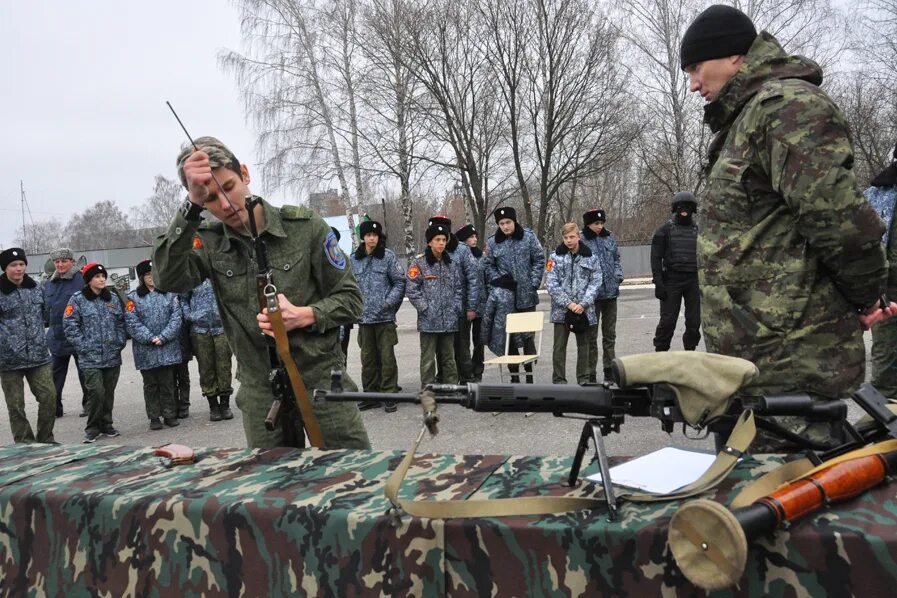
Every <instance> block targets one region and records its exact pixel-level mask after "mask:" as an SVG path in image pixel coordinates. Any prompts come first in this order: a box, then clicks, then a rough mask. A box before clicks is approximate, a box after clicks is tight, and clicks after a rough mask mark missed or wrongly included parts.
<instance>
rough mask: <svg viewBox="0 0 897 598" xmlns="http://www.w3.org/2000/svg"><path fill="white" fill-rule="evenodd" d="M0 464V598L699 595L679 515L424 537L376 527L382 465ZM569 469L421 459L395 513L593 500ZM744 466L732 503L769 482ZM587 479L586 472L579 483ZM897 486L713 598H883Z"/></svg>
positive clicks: (138, 452)
mask: <svg viewBox="0 0 897 598" xmlns="http://www.w3.org/2000/svg"><path fill="white" fill-rule="evenodd" d="M196 453H197V457H198V461H197V463H195V464H192V465H184V466H176V467H166V466H165V464H163V463H162V461H161V459H160V458H159V457H156V456H154V454H153V449H151V448H139V447H123V446H113V445H71V446H49V445H12V446H7V447H2V448H0V463H2V467H0V594H2V595H4V596H6V595H14V596H18V595H26V594H39V595H50V596H54V595H62V594H68V595H73V596H78V595H91V594H93V593H94V592H97V593H100V594H108V595H113V596H123V595H128V596H200V595H202V596H237V595H240V596H281V595H291V594H292V595H297V594H304V595H310V596H363V595H364V596H366V595H398V596H443V595H450V596H489V595H495V596H527V595H529V596H610V595H629V596H642V595H656V594H657V593H658V592H660V593H662V594H663V595H677V596H691V595H695V596H704V595H705V594H704V592H702V591H700V590H697V589H696V588H695V587H694V586H692V585H691V584H690V583H689V582H688V581H687V580H685V579H684V578H683V577H682V574H681V573H680V571H679V569H678V568H677V567H676V565H675V562H674V561H673V559H672V556H671V554H670V552H669V549H668V548H667V546H666V528H667V524H668V522H669V519H670V517H671V516H672V514H673V513H674V512H675V511H676V509H677V508H678V506H679V504H680V503H677V502H671V503H651V504H645V503H643V504H635V503H626V504H623V505H622V507H621V509H620V513H619V517H618V519H617V521H615V522H608V521H607V520H606V515H605V513H603V512H600V511H591V512H586V511H581V512H572V513H565V514H560V515H549V516H543V517H510V518H481V519H464V520H462V519H459V520H447V521H442V520H424V519H416V518H412V517H408V516H405V517H403V518H401V519H398V518H396V517H394V516H392V515H390V514H388V513H387V511H388V509H389V503H388V501H387V500H386V498H385V497H384V496H383V483H384V482H385V480H386V478H387V477H388V475H389V472H390V471H391V470H392V469H393V468H394V467H395V466H396V465H397V464H398V463H399V461H400V459H401V457H402V455H401V454H400V453H398V452H394V451H339V450H336V451H321V450H316V449H309V450H304V451H299V450H295V449H285V448H284V449H270V450H250V449H217V448H216V449H196ZM570 460H571V459H570V458H568V457H529V456H499V455H432V454H429V455H428V454H424V455H419V457H418V458H417V459H416V461H415V464H414V466H413V467H412V469H411V470H410V471H409V475H408V481H407V483H406V485H405V487H404V489H403V490H404V491H403V496H404V497H408V498H410V497H412V496H415V497H418V498H421V497H430V498H497V497H507V496H535V495H544V494H554V495H588V494H590V493H593V492H594V491H595V487H594V485H592V484H589V483H586V484H584V485H583V486H581V487H579V488H576V489H570V488H567V487H565V486H563V485H562V484H561V483H560V482H561V481H562V480H563V479H564V478H565V475H566V473H567V472H568V471H569V467H570ZM777 463H778V461H776V460H775V459H773V458H763V459H760V460H748V461H747V462H745V463H742V464H741V465H739V466H738V467H737V468H736V470H735V471H734V472H733V474H732V475H731V476H730V478H729V479H728V480H727V481H726V482H724V484H723V485H721V487H720V488H719V489H717V490H716V491H715V492H714V493H711V496H710V497H715V498H716V499H717V500H721V501H723V502H727V501H728V500H729V499H731V497H732V496H734V494H735V493H736V492H737V490H738V488H739V486H740V485H741V484H742V483H743V482H744V480H747V479H749V478H750V477H751V476H755V475H759V474H760V473H762V472H765V471H768V470H769V469H771V468H772V467H774V466H775V465H776V464H777ZM593 469H594V467H592V468H590V469H589V470H587V471H586V473H590V472H591V471H592V470H593ZM895 494H897V485H891V486H883V487H879V488H877V489H875V490H873V491H871V492H869V493H866V494H865V495H864V496H862V497H860V498H857V499H855V500H854V501H852V502H850V503H846V504H844V505H841V506H839V507H838V508H833V509H831V510H829V511H827V512H826V513H823V514H820V515H818V516H816V517H813V518H809V519H808V520H805V521H803V522H801V523H799V524H798V525H795V526H793V527H792V528H791V529H790V530H788V531H781V532H780V533H778V534H776V535H775V537H773V538H767V539H763V540H761V541H759V542H757V543H756V544H755V545H754V546H753V548H752V549H751V552H750V555H749V559H748V566H747V570H746V573H745V576H744V578H743V579H742V582H741V584H740V589H739V590H737V591H734V592H729V591H726V592H718V593H716V594H714V595H720V596H723V595H733V594H737V595H755V596H756V595H770V596H794V595H812V596H825V595H831V596H847V595H851V594H855V595H858V596H863V597H864V598H866V597H869V596H876V595H889V596H891V595H893V594H894V588H895V587H897V496H895Z"/></svg>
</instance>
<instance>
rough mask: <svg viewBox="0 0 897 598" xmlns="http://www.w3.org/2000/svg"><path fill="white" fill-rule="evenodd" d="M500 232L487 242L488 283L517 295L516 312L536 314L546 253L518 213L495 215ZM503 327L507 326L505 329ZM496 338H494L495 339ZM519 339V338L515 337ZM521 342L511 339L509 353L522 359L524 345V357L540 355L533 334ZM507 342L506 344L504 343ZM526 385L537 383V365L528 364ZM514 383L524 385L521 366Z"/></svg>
mask: <svg viewBox="0 0 897 598" xmlns="http://www.w3.org/2000/svg"><path fill="white" fill-rule="evenodd" d="M493 216H494V217H495V223H496V224H497V225H498V230H497V231H495V234H494V235H492V236H491V237H489V240H488V241H486V257H485V258H483V262H484V263H483V267H484V268H485V270H486V279H487V280H488V281H489V284H490V285H491V286H492V287H497V288H501V289H506V290H509V291H512V292H513V293H514V305H513V312H526V311H536V305H537V304H538V303H539V295H538V291H539V286H540V285H541V284H542V276H543V274H544V273H545V252H544V251H543V250H542V245H541V244H540V243H539V240H538V239H537V238H536V235H535V233H533V231H531V230H530V229H528V228H523V227H522V226H520V224H519V223H518V222H517V211H516V210H515V209H514V208H512V207H508V206H503V207H500V208H498V209H496V210H495V212H494V213H493ZM502 327H503V326H502ZM492 336H493V337H494V335H492ZM513 336H515V337H516V336H517V335H513ZM521 336H523V339H522V343H521V342H519V341H520V339H516V338H511V343H510V347H509V349H508V350H509V351H510V352H511V354H512V355H519V354H520V353H519V351H520V348H521V345H522V349H523V350H524V354H526V355H534V354H535V353H536V341H535V338H534V336H533V335H532V334H526V335H521ZM502 342H503V341H502ZM523 367H524V369H525V370H526V382H527V383H528V384H532V382H533V373H532V372H533V364H531V363H527V364H525V365H524V366H523ZM508 370H509V371H510V372H511V382H512V383H515V384H516V383H518V382H520V376H519V372H520V366H518V365H509V366H508Z"/></svg>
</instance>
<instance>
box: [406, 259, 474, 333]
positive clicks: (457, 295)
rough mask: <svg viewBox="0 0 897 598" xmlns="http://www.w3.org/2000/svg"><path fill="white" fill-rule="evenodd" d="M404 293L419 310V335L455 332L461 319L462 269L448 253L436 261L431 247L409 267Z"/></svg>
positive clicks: (412, 261) (413, 260)
mask: <svg viewBox="0 0 897 598" xmlns="http://www.w3.org/2000/svg"><path fill="white" fill-rule="evenodd" d="M407 276H408V281H407V283H406V286H405V292H406V294H407V295H408V300H409V301H410V302H411V304H412V305H413V306H414V308H415V309H416V310H417V329H418V330H419V331H420V332H432V333H437V332H455V331H456V330H458V318H459V317H460V316H461V313H462V311H463V308H462V307H461V305H462V303H461V297H462V295H463V293H464V291H463V289H462V286H461V266H460V265H459V264H458V262H456V261H453V260H452V258H451V256H449V254H448V252H447V251H446V252H443V254H442V259H441V260H437V259H436V258H435V257H434V256H433V254H432V253H431V252H430V248H429V247H428V248H427V250H426V251H425V252H424V253H421V254H419V255H416V256H414V258H412V260H411V263H410V264H408V274H407Z"/></svg>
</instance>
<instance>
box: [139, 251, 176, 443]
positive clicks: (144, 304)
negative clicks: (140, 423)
mask: <svg viewBox="0 0 897 598" xmlns="http://www.w3.org/2000/svg"><path fill="white" fill-rule="evenodd" d="M135 269H136V270H137V280H139V281H140V284H139V285H138V287H137V288H136V289H134V290H133V291H131V292H130V293H128V304H127V305H126V306H125V323H126V324H127V326H128V334H130V335H131V341H132V342H131V345H132V348H133V349H134V366H135V367H136V368H137V369H138V370H140V374H141V375H142V376H143V401H144V403H146V416H147V417H148V418H149V421H150V430H161V429H162V423H163V421H164V423H165V425H166V426H168V427H171V428H173V427H175V426H178V425H180V422H179V421H178V411H177V404H176V403H175V397H174V369H175V366H177V365H178V364H179V363H180V362H181V324H182V323H183V317H182V315H181V304H180V301H179V300H178V297H177V295H175V294H174V293H165V292H162V291H160V290H158V289H157V288H156V285H155V284H154V283H153V272H152V270H153V264H152V261H150V260H143V261H142V262H140V263H139V264H137V266H136V268H135ZM160 416H161V417H162V421H160V420H159V417H160Z"/></svg>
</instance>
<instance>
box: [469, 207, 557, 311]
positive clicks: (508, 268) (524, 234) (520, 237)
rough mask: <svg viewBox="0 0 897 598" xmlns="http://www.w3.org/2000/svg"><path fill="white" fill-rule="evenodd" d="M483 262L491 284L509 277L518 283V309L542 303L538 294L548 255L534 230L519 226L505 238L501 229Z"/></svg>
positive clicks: (487, 244)
mask: <svg viewBox="0 0 897 598" xmlns="http://www.w3.org/2000/svg"><path fill="white" fill-rule="evenodd" d="M483 261H484V264H483V266H484V267H485V269H486V279H487V280H488V281H489V284H490V285H491V284H492V283H493V282H494V281H495V280H496V279H498V278H502V277H507V276H510V277H511V278H513V279H514V281H515V282H516V283H517V287H516V291H515V295H516V306H515V307H516V308H517V309H525V308H527V307H535V306H536V305H537V304H538V303H539V295H538V293H537V291H538V290H539V286H541V284H542V274H543V273H544V271H545V253H544V252H543V250H542V245H541V244H540V243H539V240H538V239H537V238H536V235H535V233H533V231H531V230H529V229H528V228H523V227H522V226H520V225H519V224H517V226H516V228H515V230H514V232H513V233H511V235H505V234H504V233H502V232H501V229H499V230H497V231H495V234H494V235H492V236H491V237H489V239H488V240H487V241H486V255H485V257H484V258H483Z"/></svg>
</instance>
